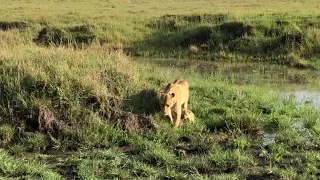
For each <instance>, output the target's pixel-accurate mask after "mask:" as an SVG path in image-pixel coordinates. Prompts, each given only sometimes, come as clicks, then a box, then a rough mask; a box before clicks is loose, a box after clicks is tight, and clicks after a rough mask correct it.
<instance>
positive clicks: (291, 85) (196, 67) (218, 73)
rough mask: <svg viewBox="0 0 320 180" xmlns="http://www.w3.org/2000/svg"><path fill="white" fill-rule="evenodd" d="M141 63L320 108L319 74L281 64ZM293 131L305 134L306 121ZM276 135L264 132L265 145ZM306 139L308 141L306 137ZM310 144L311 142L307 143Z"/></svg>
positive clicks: (146, 60) (175, 61)
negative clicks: (266, 90) (274, 93)
mask: <svg viewBox="0 0 320 180" xmlns="http://www.w3.org/2000/svg"><path fill="white" fill-rule="evenodd" d="M138 61H139V62H143V63H151V64H156V65H158V66H159V67H167V68H173V69H176V68H178V69H181V70H187V71H191V72H192V71H194V72H200V73H203V74H205V75H209V76H214V77H216V78H219V79H222V80H226V81H229V82H231V83H234V84H238V85H244V84H246V85H257V86H261V87H269V88H272V89H273V90H274V91H278V92H280V93H283V96H284V98H292V97H294V99H295V100H296V103H297V105H298V107H299V106H301V105H303V104H305V103H312V104H313V105H314V106H315V107H316V108H320V71H316V70H300V69H295V68H290V67H286V66H280V65H272V64H262V63H231V62H210V61H199V60H177V59H152V60H150V59H138ZM292 128H295V129H298V130H299V131H301V132H303V131H305V128H304V124H303V122H300V121H297V122H296V123H294V124H293V125H292ZM276 137H277V134H276V133H267V132H266V133H264V134H263V137H262V142H263V145H269V144H272V143H274V142H275V139H276ZM307 139H309V138H308V137H307ZM307 142H308V143H310V141H309V140H308V141H307Z"/></svg>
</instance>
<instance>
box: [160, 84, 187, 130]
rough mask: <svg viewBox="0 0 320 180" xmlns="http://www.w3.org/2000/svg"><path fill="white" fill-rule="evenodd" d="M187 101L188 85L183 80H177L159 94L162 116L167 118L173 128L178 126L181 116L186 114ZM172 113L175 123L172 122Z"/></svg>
mask: <svg viewBox="0 0 320 180" xmlns="http://www.w3.org/2000/svg"><path fill="white" fill-rule="evenodd" d="M188 101H189V84H188V82H187V81H186V80H184V79H177V80H175V81H174V82H173V83H169V84H168V85H167V86H166V88H165V89H164V91H162V92H160V99H159V102H160V107H161V111H162V113H163V114H164V115H166V116H169V118H170V121H171V123H172V124H174V126H175V127H178V126H179V123H180V120H181V115H182V114H185V112H187V109H188ZM182 109H183V110H182ZM172 111H173V112H174V113H176V114H177V115H176V118H175V122H173V118H172ZM182 111H183V112H182Z"/></svg>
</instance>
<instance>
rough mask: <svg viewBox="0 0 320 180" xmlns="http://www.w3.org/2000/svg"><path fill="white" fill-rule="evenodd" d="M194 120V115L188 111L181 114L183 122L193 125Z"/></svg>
mask: <svg viewBox="0 0 320 180" xmlns="http://www.w3.org/2000/svg"><path fill="white" fill-rule="evenodd" d="M194 119H195V116H194V113H193V112H192V111H190V110H187V111H186V112H185V114H183V120H187V121H189V122H191V123H194Z"/></svg>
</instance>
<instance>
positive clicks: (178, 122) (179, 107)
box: [175, 105, 182, 127]
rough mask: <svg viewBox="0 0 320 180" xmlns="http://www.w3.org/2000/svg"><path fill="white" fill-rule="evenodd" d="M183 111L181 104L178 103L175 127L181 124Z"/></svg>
mask: <svg viewBox="0 0 320 180" xmlns="http://www.w3.org/2000/svg"><path fill="white" fill-rule="evenodd" d="M181 111H182V109H181V105H177V106H176V112H177V117H176V122H175V127H178V126H179V124H180V120H181Z"/></svg>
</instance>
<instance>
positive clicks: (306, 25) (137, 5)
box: [0, 0, 320, 69]
mask: <svg viewBox="0 0 320 180" xmlns="http://www.w3.org/2000/svg"><path fill="white" fill-rule="evenodd" d="M1 4H3V5H2V7H1V8H0V10H1V12H3V13H2V14H1V16H0V21H1V20H2V22H1V23H0V24H2V25H1V27H8V25H7V26H5V24H6V23H9V24H10V23H11V22H14V23H16V22H18V23H19V21H21V22H23V23H26V25H27V27H26V28H22V29H24V30H21V32H20V33H21V35H22V38H23V39H25V40H26V41H27V42H30V41H32V40H34V41H35V42H36V43H38V44H39V45H41V44H42V45H49V44H54V45H60V44H72V45H75V46H77V47H83V46H84V45H85V44H91V43H95V44H99V45H102V46H103V47H104V48H107V49H118V48H123V49H124V50H125V52H126V53H127V54H130V55H134V56H142V57H162V58H163V57H175V58H192V59H205V60H214V61H217V60H223V61H241V62H243V61H251V62H261V61H264V62H270V63H277V64H285V65H289V66H293V67H297V68H313V69H319V67H320V65H319V61H318V59H319V49H320V41H319V38H320V34H319V32H320V31H319V27H320V25H319V23H318V21H319V17H320V14H319V13H318V11H316V10H317V8H318V7H319V6H320V5H319V3H318V2H317V1H308V2H305V1H295V2H282V1H280V2H279V1H273V0H269V1H266V2H257V1H254V0H250V1H247V2H225V1H215V2H211V1H197V2H193V1H175V2H171V1H162V2H161V3H159V2H156V1H151V2H147V1H137V2H134V3H129V2H127V1H123V2H121V3H120V2H118V1H108V2H103V1H102V2H100V1H94V2H90V3H89V2H87V1H63V2H60V1H48V2H46V3H43V2H41V1H32V3H31V4H33V5H31V6H30V4H28V3H19V4H15V3H11V2H9V1H3V2H1ZM159 4H161V5H159ZM276 7H278V8H276ZM280 7H281V8H280ZM14 11H19V12H20V13H19V15H18V14H17V15H14V16H12V13H11V12H14ZM11 26H13V25H11ZM22 27H24V26H22Z"/></svg>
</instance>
